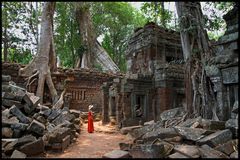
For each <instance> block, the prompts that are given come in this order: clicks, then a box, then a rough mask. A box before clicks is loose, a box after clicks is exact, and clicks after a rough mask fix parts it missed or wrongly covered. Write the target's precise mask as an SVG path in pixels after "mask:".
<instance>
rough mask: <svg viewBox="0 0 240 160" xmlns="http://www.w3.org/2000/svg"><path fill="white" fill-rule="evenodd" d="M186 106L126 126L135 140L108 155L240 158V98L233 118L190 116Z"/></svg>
mask: <svg viewBox="0 0 240 160" xmlns="http://www.w3.org/2000/svg"><path fill="white" fill-rule="evenodd" d="M183 110H184V109H183V108H175V109H171V110H167V111H164V112H163V113H162V114H161V120H160V121H157V122H154V121H150V122H147V123H145V124H144V125H143V126H131V127H125V128H122V129H121V130H120V131H121V133H122V134H127V135H128V136H131V137H132V138H133V139H134V140H133V143H119V146H120V150H113V151H112V152H109V153H107V154H105V155H104V156H103V157H105V158H127V157H128V158H238V134H237V133H238V102H236V103H235V104H234V107H233V110H232V115H231V119H229V120H228V121H226V122H225V121H213V120H208V119H203V118H202V117H200V116H199V117H197V118H193V119H186V114H185V112H184V111H183Z"/></svg>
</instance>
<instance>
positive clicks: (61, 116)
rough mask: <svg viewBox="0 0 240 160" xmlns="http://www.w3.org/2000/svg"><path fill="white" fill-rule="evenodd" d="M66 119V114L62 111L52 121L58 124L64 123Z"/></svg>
mask: <svg viewBox="0 0 240 160" xmlns="http://www.w3.org/2000/svg"><path fill="white" fill-rule="evenodd" d="M64 121H65V119H64V116H63V114H62V113H60V114H59V115H58V116H57V117H56V118H55V119H54V120H53V121H52V123H53V124H54V125H55V126H57V125H59V124H62V123H63V122H64Z"/></svg>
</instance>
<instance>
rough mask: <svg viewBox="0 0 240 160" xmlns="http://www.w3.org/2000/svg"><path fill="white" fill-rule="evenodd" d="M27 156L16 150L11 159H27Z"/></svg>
mask: <svg viewBox="0 0 240 160" xmlns="http://www.w3.org/2000/svg"><path fill="white" fill-rule="evenodd" d="M26 157H27V155H26V154H24V153H22V152H19V151H18V150H14V151H13V153H12V155H11V157H10V158H26Z"/></svg>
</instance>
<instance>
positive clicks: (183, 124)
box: [178, 116, 202, 127]
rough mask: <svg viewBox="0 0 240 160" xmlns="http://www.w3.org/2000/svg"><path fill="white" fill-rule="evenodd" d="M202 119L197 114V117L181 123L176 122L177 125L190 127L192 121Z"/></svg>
mask: <svg viewBox="0 0 240 160" xmlns="http://www.w3.org/2000/svg"><path fill="white" fill-rule="evenodd" d="M201 121H202V117H201V116H199V117H197V118H194V119H187V120H186V121H183V122H182V123H180V124H178V126H179V127H191V126H192V125H193V124H194V123H196V122H198V123H199V122H201Z"/></svg>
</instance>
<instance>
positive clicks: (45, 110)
mask: <svg viewBox="0 0 240 160" xmlns="http://www.w3.org/2000/svg"><path fill="white" fill-rule="evenodd" d="M79 133H80V112H79V111H76V110H69V108H68V107H66V106H64V107H63V108H62V109H52V108H49V107H47V106H44V105H40V98H39V97H37V96H35V95H34V94H33V93H29V92H27V91H26V90H25V89H23V88H21V87H18V86H16V84H15V83H14V82H12V81H11V77H10V76H5V75H2V157H11V158H25V157H38V155H41V156H44V153H45V151H46V150H55V151H63V150H64V149H65V148H66V147H68V146H69V144H70V143H73V142H74V141H75V140H76V138H77V137H78V136H79Z"/></svg>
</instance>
